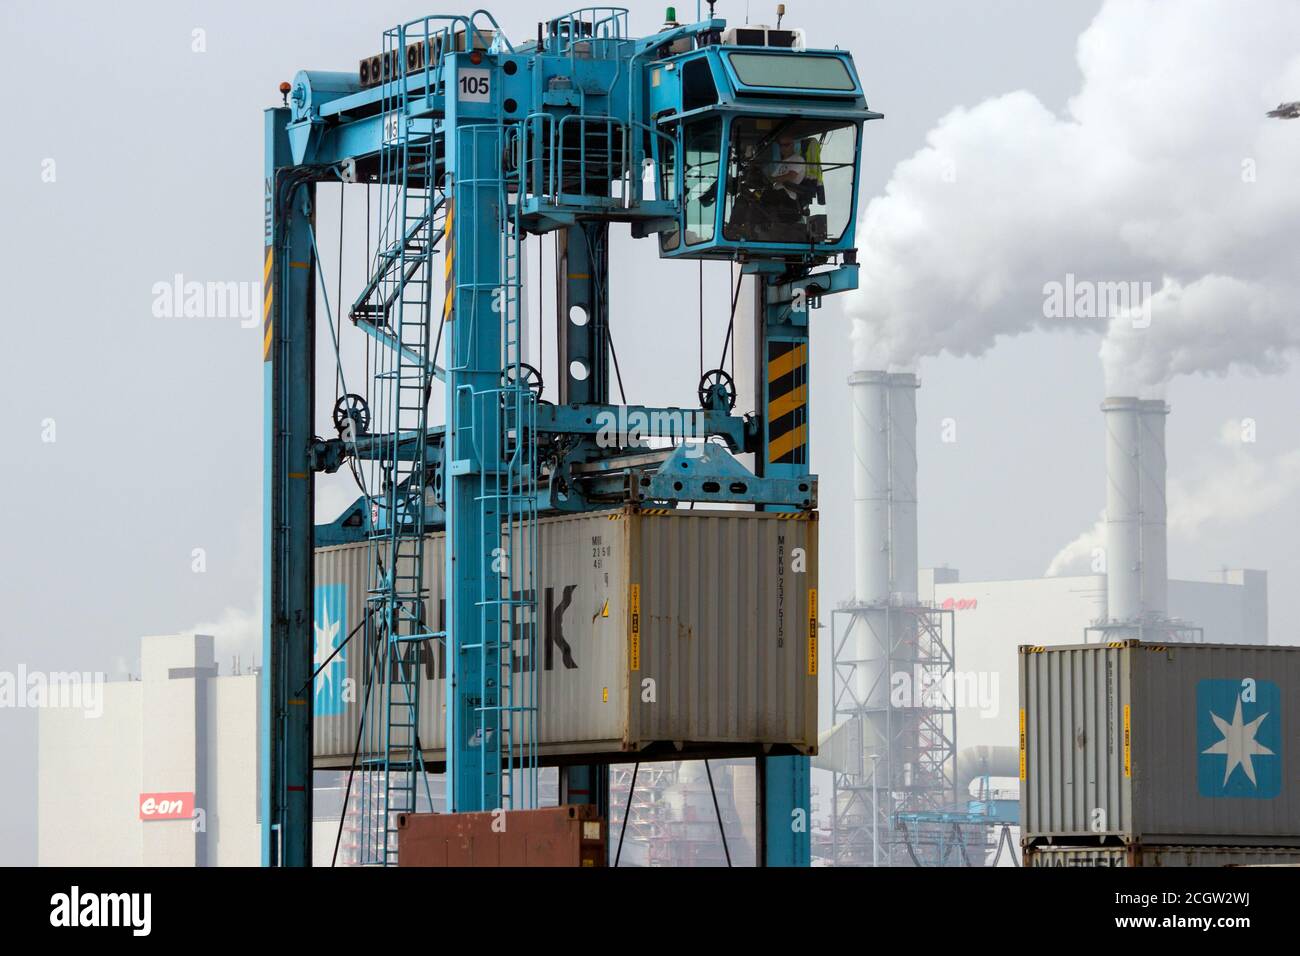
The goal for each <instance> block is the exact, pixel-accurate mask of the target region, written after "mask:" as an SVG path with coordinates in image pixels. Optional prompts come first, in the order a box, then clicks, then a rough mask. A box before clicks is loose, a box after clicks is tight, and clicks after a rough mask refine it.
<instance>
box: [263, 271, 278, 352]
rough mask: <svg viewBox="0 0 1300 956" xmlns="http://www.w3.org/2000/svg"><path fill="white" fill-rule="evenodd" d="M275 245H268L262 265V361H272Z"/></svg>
mask: <svg viewBox="0 0 1300 956" xmlns="http://www.w3.org/2000/svg"><path fill="white" fill-rule="evenodd" d="M274 250H275V247H274V246H267V247H266V262H265V263H264V264H263V266H262V361H263V362H269V361H271V336H272V332H273V331H274V326H275V323H274V322H273V321H272V320H271V300H272V298H273V297H274V292H275V280H274V279H273V278H272V276H271V269H272V267H273V266H274V265H275V255H274Z"/></svg>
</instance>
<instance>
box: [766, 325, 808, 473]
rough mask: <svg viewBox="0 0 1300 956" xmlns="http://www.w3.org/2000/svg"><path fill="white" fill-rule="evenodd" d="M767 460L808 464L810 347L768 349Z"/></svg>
mask: <svg viewBox="0 0 1300 956" xmlns="http://www.w3.org/2000/svg"><path fill="white" fill-rule="evenodd" d="M767 396H768V397H767V460H768V461H769V462H771V463H773V464H778V465H806V464H808V343H807V342H787V341H773V342H769V343H768V346H767Z"/></svg>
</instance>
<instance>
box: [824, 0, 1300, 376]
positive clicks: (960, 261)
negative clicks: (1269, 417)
mask: <svg viewBox="0 0 1300 956" xmlns="http://www.w3.org/2000/svg"><path fill="white" fill-rule="evenodd" d="M1298 35H1300V5H1298V4H1295V3H1294V2H1288V0H1277V2H1255V3H1251V4H1244V5H1243V4H1235V3H1229V2H1181V3H1177V4H1172V3H1159V2H1137V0H1122V2H1114V0H1110V2H1107V3H1106V4H1105V6H1104V7H1103V8H1102V10H1101V12H1100V13H1099V14H1098V15H1097V17H1096V19H1095V20H1094V21H1093V22H1092V24H1091V25H1090V26H1089V27H1088V28H1087V30H1085V31H1084V33H1083V34H1082V35H1081V36H1080V38H1079V42H1078V48H1077V59H1078V64H1079V67H1080V70H1081V72H1082V75H1083V82H1082V86H1081V88H1080V90H1079V92H1078V93H1077V95H1076V96H1075V97H1074V98H1072V99H1071V100H1070V102H1069V105H1068V108H1067V110H1066V112H1065V115H1063V116H1062V115H1057V114H1055V113H1053V112H1052V111H1051V110H1049V109H1048V108H1047V107H1046V106H1044V105H1043V103H1042V102H1040V101H1039V100H1038V99H1037V98H1036V97H1035V96H1034V95H1033V94H1031V93H1028V92H1025V91H1019V92H1013V93H1008V94H1006V95H1004V96H999V97H996V98H994V99H989V100H986V101H984V102H982V103H980V104H978V105H977V106H974V107H972V108H969V109H967V108H959V109H956V110H954V111H953V112H951V113H949V114H948V115H947V116H945V117H943V118H942V119H941V120H940V121H939V123H938V125H937V126H936V127H935V128H934V129H933V130H931V131H930V133H929V134H928V136H927V145H926V146H925V147H924V148H923V149H921V150H920V151H919V152H917V153H916V154H915V155H914V156H912V157H911V158H909V159H906V160H904V161H902V162H900V163H899V164H898V166H897V167H896V168H895V170H894V173H893V176H892V178H891V180H890V182H889V184H888V186H887V187H886V190H885V194H884V195H883V196H881V197H878V198H876V199H873V200H872V201H871V203H870V204H869V205H868V207H867V209H866V211H865V213H864V214H863V217H862V229H861V231H860V235H861V243H860V245H861V249H862V251H861V262H862V277H861V289H860V290H859V291H858V292H856V293H852V294H851V297H850V298H849V299H848V300H847V308H848V310H849V314H850V315H852V316H853V317H854V318H855V319H856V320H857V321H856V322H855V330H854V337H855V343H856V344H855V352H856V355H855V358H856V360H857V362H858V367H860V368H886V367H909V366H912V365H914V364H915V363H916V361H917V360H918V359H920V358H922V357H924V356H928V355H936V354H939V353H940V352H948V353H950V354H953V355H958V356H962V355H978V354H981V353H982V352H984V351H986V350H988V349H989V348H991V347H992V346H993V345H994V344H995V343H996V341H997V340H998V339H999V338H1000V337H1003V336H1010V335H1017V334H1020V333H1022V332H1026V331H1030V330H1032V329H1035V328H1063V329H1068V330H1074V331H1093V332H1100V333H1104V337H1103V344H1102V347H1101V358H1102V360H1103V363H1104V365H1105V369H1106V373H1107V384H1108V389H1109V392H1110V394H1134V393H1138V392H1140V391H1142V390H1151V389H1156V388H1158V387H1159V386H1161V385H1163V384H1164V383H1165V382H1167V381H1168V380H1169V379H1170V378H1172V377H1173V376H1176V375H1184V374H1192V373H1198V372H1200V373H1210V374H1223V373H1226V372H1227V371H1229V370H1231V369H1244V370H1253V371H1258V372H1262V373H1272V372H1277V371H1280V370H1282V369H1284V368H1286V366H1287V363H1288V361H1289V359H1290V357H1291V353H1293V352H1294V351H1295V350H1296V349H1298V348H1300V323H1297V322H1294V321H1293V320H1292V315H1293V311H1292V309H1291V308H1290V307H1289V306H1290V304H1291V303H1294V302H1296V301H1298V300H1300V269H1297V267H1296V263H1297V262H1300V229H1297V227H1296V222H1297V221H1300V122H1295V121H1291V122H1287V121H1280V120H1277V119H1269V118H1266V117H1265V116H1264V113H1265V112H1266V111H1267V110H1268V109H1270V108H1272V107H1273V106H1275V105H1276V104H1277V103H1279V102H1281V101H1283V100H1292V99H1295V98H1296V97H1297V96H1300V52H1297V47H1296V44H1295V38H1296V36H1298ZM1067 276H1069V277H1071V281H1077V282H1079V283H1086V284H1101V283H1105V284H1119V285H1122V286H1123V287H1124V288H1125V289H1130V288H1131V289H1132V290H1133V291H1134V292H1135V293H1137V294H1138V295H1140V299H1141V301H1140V305H1141V309H1140V310H1137V311H1136V312H1135V310H1134V309H1133V308H1124V309H1114V308H1112V309H1110V310H1107V309H1105V308H1101V307H1098V306H1100V305H1101V304H1102V302H1101V301H1100V300H1102V299H1103V297H1102V296H1100V295H1099V296H1098V300H1099V301H1098V302H1097V303H1094V304H1093V307H1089V303H1086V302H1080V303H1074V302H1067V303H1066V306H1067V308H1066V310H1065V314H1063V315H1046V314H1045V308H1044V302H1045V298H1046V295H1047V286H1048V284H1049V283H1065V282H1066V281H1067ZM1076 304H1077V305H1081V306H1083V307H1082V308H1073V306H1074V305H1076ZM1132 304H1133V303H1129V305H1132ZM1141 317H1149V322H1147V321H1143V320H1142V318H1141Z"/></svg>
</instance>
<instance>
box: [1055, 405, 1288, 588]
mask: <svg viewBox="0 0 1300 956" xmlns="http://www.w3.org/2000/svg"><path fill="white" fill-rule="evenodd" d="M1240 427H1241V426H1240V424H1239V423H1237V422H1228V423H1227V424H1226V425H1224V428H1223V435H1222V443H1223V444H1224V445H1225V446H1228V448H1227V451H1226V452H1225V454H1226V456H1227V457H1226V460H1218V461H1216V462H1215V463H1214V466H1213V467H1212V468H1210V469H1208V470H1207V471H1206V473H1205V474H1204V475H1203V476H1202V477H1200V478H1199V479H1196V480H1194V481H1180V480H1177V479H1174V478H1172V477H1171V478H1170V479H1169V488H1168V491H1169V514H1168V522H1169V536H1170V538H1171V539H1182V540H1183V541H1194V540H1196V539H1198V538H1200V537H1201V536H1202V535H1204V534H1206V533H1210V532H1214V531H1216V530H1222V529H1224V528H1230V527H1232V526H1233V525H1236V524H1239V523H1240V522H1243V521H1248V520H1250V519H1252V518H1258V517H1259V516H1260V515H1263V514H1268V513H1269V512H1271V511H1273V510H1275V509H1276V508H1278V507H1279V506H1280V505H1282V504H1284V503H1285V502H1286V501H1287V500H1289V499H1291V498H1294V497H1295V496H1296V495H1300V448H1296V449H1292V450H1291V451H1288V452H1283V453H1282V454H1279V455H1276V456H1273V457H1271V458H1267V457H1261V456H1259V455H1257V454H1255V453H1254V452H1251V451H1249V450H1248V449H1247V447H1246V446H1245V445H1244V444H1243V443H1242V442H1241V438H1240V434H1239V432H1240ZM1105 545H1106V520H1105V513H1104V512H1103V514H1102V515H1101V516H1100V517H1099V518H1098V519H1097V523H1096V524H1094V525H1093V526H1092V527H1090V528H1089V529H1088V530H1086V531H1084V532H1083V533H1082V534H1080V535H1079V536H1078V537H1077V538H1075V539H1074V540H1073V541H1071V542H1070V543H1069V544H1067V545H1066V546H1065V547H1064V548H1062V549H1061V550H1060V551H1058V552H1057V554H1056V556H1055V557H1053V558H1052V560H1051V563H1049V564H1048V566H1047V570H1046V571H1045V572H1044V574H1045V575H1046V576H1048V577H1053V576H1055V575H1063V574H1088V573H1092V572H1094V571H1095V570H1096V569H1095V568H1094V567H1093V566H1092V559H1093V555H1094V554H1095V553H1096V552H1097V549H1100V548H1104V547H1105Z"/></svg>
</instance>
